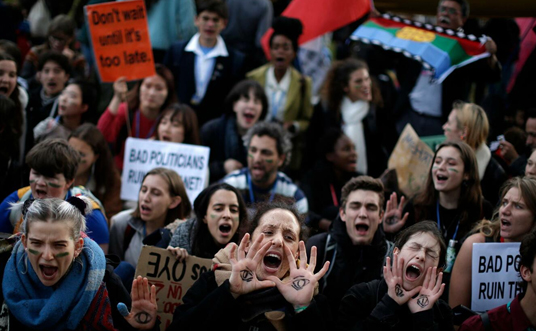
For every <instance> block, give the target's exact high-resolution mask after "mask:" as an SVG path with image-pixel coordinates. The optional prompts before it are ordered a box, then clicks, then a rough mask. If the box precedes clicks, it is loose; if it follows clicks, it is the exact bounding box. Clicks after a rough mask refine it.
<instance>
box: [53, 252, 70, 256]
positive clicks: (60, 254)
mask: <svg viewBox="0 0 536 331" xmlns="http://www.w3.org/2000/svg"><path fill="white" fill-rule="evenodd" d="M68 255H69V252H63V253H58V254H56V255H55V256H56V257H65V256H68Z"/></svg>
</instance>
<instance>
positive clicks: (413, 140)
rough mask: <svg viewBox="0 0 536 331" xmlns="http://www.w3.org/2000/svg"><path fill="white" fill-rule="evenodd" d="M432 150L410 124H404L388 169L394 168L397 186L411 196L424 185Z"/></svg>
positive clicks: (432, 153) (432, 154) (432, 155)
mask: <svg viewBox="0 0 536 331" xmlns="http://www.w3.org/2000/svg"><path fill="white" fill-rule="evenodd" d="M433 157H434V152H433V151H432V149H431V148H430V147H428V145H427V144H426V143H424V142H423V141H422V140H421V139H420V138H419V136H418V135H417V133H416V132H415V130H414V129H413V127H412V126H411V124H409V123H408V124H406V126H405V127H404V130H403V131H402V134H401V135H400V138H398V142H397V143H396V146H395V148H394V149H393V152H392V153H391V156H390V157H389V163H388V167H389V169H396V173H397V177H398V187H400V190H401V191H402V192H403V193H404V194H406V195H407V196H408V197H412V196H413V195H415V194H416V193H417V192H419V191H420V190H421V189H422V188H423V187H424V185H425V183H426V179H427V178H428V172H429V171H430V165H431V163H432V159H433Z"/></svg>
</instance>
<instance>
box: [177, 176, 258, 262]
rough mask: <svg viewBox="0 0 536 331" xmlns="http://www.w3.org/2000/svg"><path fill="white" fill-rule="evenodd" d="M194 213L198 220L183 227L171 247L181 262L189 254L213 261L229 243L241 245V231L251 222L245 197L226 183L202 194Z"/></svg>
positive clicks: (218, 184)
mask: <svg viewBox="0 0 536 331" xmlns="http://www.w3.org/2000/svg"><path fill="white" fill-rule="evenodd" d="M194 212H195V218H192V219H189V220H187V221H186V222H184V223H181V224H179V226H178V227H177V229H176V230H175V232H174V233H173V237H172V238H171V241H170V243H169V246H168V247H167V249H168V250H169V251H171V252H173V254H175V256H177V259H179V260H184V259H185V258H187V257H188V255H195V256H197V257H202V258H212V257H213V256H214V254H216V253H217V252H218V251H219V250H220V249H222V248H224V247H225V246H226V245H227V244H228V243H230V242H233V243H239V242H240V235H241V234H243V232H241V231H240V228H241V227H244V226H246V225H247V223H248V215H247V209H246V203H245V202H244V199H243V198H242V195H241V194H240V192H238V190H237V189H236V188H235V187H233V186H231V185H229V184H226V183H215V184H212V185H210V186H209V187H207V188H206V189H204V190H203V191H201V193H199V195H198V196H197V198H196V199H195V201H194Z"/></svg>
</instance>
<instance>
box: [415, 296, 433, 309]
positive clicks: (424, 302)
mask: <svg viewBox="0 0 536 331" xmlns="http://www.w3.org/2000/svg"><path fill="white" fill-rule="evenodd" d="M417 304H418V305H419V306H420V307H421V308H424V307H426V306H428V305H429V304H430V301H429V300H428V296H427V295H424V294H421V296H420V297H419V298H418V299H417Z"/></svg>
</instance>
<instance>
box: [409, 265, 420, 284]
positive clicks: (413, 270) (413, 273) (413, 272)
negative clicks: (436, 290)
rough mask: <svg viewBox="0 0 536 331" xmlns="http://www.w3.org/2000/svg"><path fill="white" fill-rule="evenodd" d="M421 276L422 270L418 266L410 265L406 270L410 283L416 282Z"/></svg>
mask: <svg viewBox="0 0 536 331" xmlns="http://www.w3.org/2000/svg"><path fill="white" fill-rule="evenodd" d="M420 275H421V269H419V267H417V266H416V265H409V266H408V267H407V268H406V278H407V279H408V280H409V281H414V280H416V279H417V278H419V276H420Z"/></svg>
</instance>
